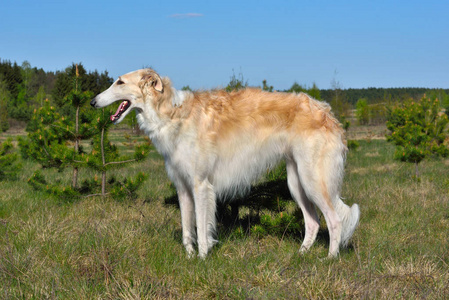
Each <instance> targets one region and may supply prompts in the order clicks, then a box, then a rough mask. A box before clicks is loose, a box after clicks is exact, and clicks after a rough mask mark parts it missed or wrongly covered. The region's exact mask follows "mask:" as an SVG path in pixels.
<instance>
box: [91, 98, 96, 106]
mask: <svg viewBox="0 0 449 300" xmlns="http://www.w3.org/2000/svg"><path fill="white" fill-rule="evenodd" d="M90 105H92V107H95V106H96V105H97V100H95V98H93V99H92V100H91V101H90Z"/></svg>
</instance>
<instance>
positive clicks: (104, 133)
mask: <svg viewBox="0 0 449 300" xmlns="http://www.w3.org/2000/svg"><path fill="white" fill-rule="evenodd" d="M111 113H112V112H111V111H109V110H107V109H102V110H101V111H99V112H98V113H97V118H96V122H95V124H94V125H93V128H94V129H95V131H96V135H95V136H94V138H93V140H92V152H91V153H90V155H88V156H86V158H85V159H86V163H87V166H88V167H90V168H91V169H94V170H95V171H98V172H101V183H100V187H101V195H102V196H105V195H106V194H107V193H106V188H107V185H109V186H110V190H111V194H112V196H113V197H114V198H117V199H123V198H124V197H127V198H130V199H135V197H136V191H137V189H138V188H139V187H140V185H141V183H143V181H144V179H145V178H146V176H145V175H144V174H143V173H138V174H137V175H136V177H135V178H132V179H131V178H125V179H124V180H123V181H118V180H117V179H116V178H115V177H114V176H113V177H111V178H110V179H109V180H108V179H107V171H108V170H111V169H118V168H122V167H124V166H125V165H126V164H128V163H132V162H138V161H141V160H143V159H145V158H146V157H147V156H148V153H149V150H150V144H149V143H142V144H138V145H136V147H135V150H134V153H133V155H128V156H123V155H120V153H119V151H118V148H117V146H116V145H114V144H112V143H111V142H110V140H109V138H108V132H109V129H110V127H111V126H112V125H113V123H112V122H111V121H110V119H109V116H110V115H111ZM97 180H98V178H95V179H94V181H95V182H96V181H97ZM83 185H84V186H94V185H95V184H94V183H92V182H89V181H86V182H84V183H83Z"/></svg>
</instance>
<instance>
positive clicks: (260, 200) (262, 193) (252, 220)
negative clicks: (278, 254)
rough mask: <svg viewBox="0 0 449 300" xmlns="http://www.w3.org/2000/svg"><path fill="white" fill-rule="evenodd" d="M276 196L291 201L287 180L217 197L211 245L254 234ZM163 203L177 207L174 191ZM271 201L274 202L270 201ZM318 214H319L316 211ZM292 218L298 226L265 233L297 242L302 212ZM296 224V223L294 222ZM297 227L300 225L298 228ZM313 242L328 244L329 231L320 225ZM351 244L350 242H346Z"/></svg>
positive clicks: (177, 233) (179, 236) (274, 209)
mask: <svg viewBox="0 0 449 300" xmlns="http://www.w3.org/2000/svg"><path fill="white" fill-rule="evenodd" d="M279 199H282V201H284V202H285V201H293V200H292V198H291V195H290V191H289V189H288V186H287V182H286V180H284V179H279V180H273V181H268V182H264V183H261V184H258V185H255V186H253V187H252V188H251V191H250V193H249V194H247V195H246V196H245V197H240V198H237V199H232V200H227V199H218V201H217V216H216V217H217V235H218V240H219V241H220V242H219V243H218V244H217V245H216V246H215V247H216V248H219V247H221V245H222V244H223V243H224V242H225V241H228V240H236V239H237V240H238V239H245V238H247V237H249V236H251V235H258V234H257V232H255V230H252V229H254V228H257V227H258V226H263V224H262V222H261V217H262V216H263V215H264V214H266V213H270V211H271V212H272V213H279V206H277V205H276V204H278V203H279ZM164 203H165V205H168V206H175V207H177V208H178V209H179V203H178V196H177V194H176V193H174V194H173V195H172V196H170V197H167V198H165V200H164ZM273 204H274V205H273ZM319 215H320V214H319ZM295 217H296V218H295V220H297V221H299V223H300V224H299V226H296V228H298V229H295V230H288V228H285V230H279V231H275V232H270V233H269V235H275V236H277V237H278V238H279V239H291V240H295V241H298V243H299V242H301V241H302V240H303V238H304V234H305V229H304V219H303V217H302V213H301V212H300V211H299V209H298V211H297V212H295ZM295 225H296V224H295ZM299 228H301V229H299ZM174 239H175V240H176V241H178V242H179V243H182V231H181V230H176V231H175V232H174ZM317 243H319V244H322V245H325V246H326V247H328V246H329V231H328V230H327V228H326V229H324V228H321V229H320V231H319V232H318V236H317ZM350 247H351V245H350Z"/></svg>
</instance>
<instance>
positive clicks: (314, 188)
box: [293, 136, 344, 257]
mask: <svg viewBox="0 0 449 300" xmlns="http://www.w3.org/2000/svg"><path fill="white" fill-rule="evenodd" d="M298 146H299V147H298V148H297V149H295V152H294V157H293V159H294V160H295V162H296V163H297V166H298V168H297V170H298V175H299V180H300V182H301V185H302V187H303V189H304V192H305V194H306V196H307V198H308V199H309V200H310V201H311V202H313V203H314V204H315V205H316V206H317V207H318V208H319V209H320V210H321V212H322V213H323V215H324V218H325V220H326V224H327V227H328V229H329V239H330V241H329V257H336V256H337V255H338V252H339V247H340V242H341V233H342V227H343V224H342V218H341V217H340V216H339V214H338V212H337V210H336V207H334V199H336V198H337V197H338V193H339V188H340V184H341V178H342V172H343V169H342V167H343V166H339V165H340V163H341V164H343V162H344V159H343V158H342V157H341V154H340V153H339V151H338V149H339V148H337V147H336V146H335V145H332V144H329V141H328V140H326V139H323V138H321V137H319V136H315V137H314V138H313V139H310V140H308V141H307V142H305V143H301V144H299V145H298ZM336 148H337V150H336ZM336 160H339V161H338V163H337V164H338V166H337V165H336Z"/></svg>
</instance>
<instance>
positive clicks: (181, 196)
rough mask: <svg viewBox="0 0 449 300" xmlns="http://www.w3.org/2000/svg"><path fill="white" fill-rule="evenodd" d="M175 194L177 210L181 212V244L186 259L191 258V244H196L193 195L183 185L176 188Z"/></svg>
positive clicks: (192, 248) (192, 251) (192, 253)
mask: <svg viewBox="0 0 449 300" xmlns="http://www.w3.org/2000/svg"><path fill="white" fill-rule="evenodd" d="M177 192H178V200H179V208H180V210H181V223H182V243H183V244H184V247H185V248H186V251H187V255H188V257H189V258H192V257H193V255H194V254H195V249H194V247H193V244H194V243H195V242H196V234H195V205H194V202H193V195H192V192H191V191H189V190H188V189H187V188H186V187H185V186H184V185H182V186H181V187H178V188H177Z"/></svg>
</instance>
